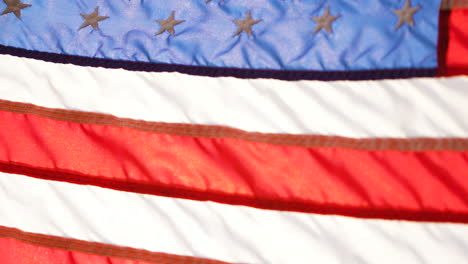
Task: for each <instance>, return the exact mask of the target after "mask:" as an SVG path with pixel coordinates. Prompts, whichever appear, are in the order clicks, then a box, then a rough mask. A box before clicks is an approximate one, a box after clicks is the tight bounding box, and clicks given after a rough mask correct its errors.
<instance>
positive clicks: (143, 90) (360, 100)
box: [0, 55, 468, 138]
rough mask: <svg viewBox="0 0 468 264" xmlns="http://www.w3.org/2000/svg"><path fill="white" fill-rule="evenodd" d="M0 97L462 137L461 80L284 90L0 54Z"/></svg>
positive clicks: (345, 131)
mask: <svg viewBox="0 0 468 264" xmlns="http://www.w3.org/2000/svg"><path fill="white" fill-rule="evenodd" d="M0 99H5V100H11V101H19V102H27V103H33V104H36V105H40V106H45V107H52V108H62V109H74V110H82V111H91V112H100V113H107V114H113V115H116V116H119V117H128V118H134V119H144V120H148V121H162V122H171V123H192V124H211V125H224V126H230V127H235V128H239V129H243V130H247V131H257V132H270V133H290V134H322V135H339V136H345V137H355V138H363V137H399V138H404V137H468V118H466V116H467V114H468V110H467V107H466V105H467V104H468V77H457V78H449V79H431V78H427V79H409V80H385V81H358V82H356V81H353V82H351V81H339V82H319V81H301V82H287V81H278V80H270V79H255V80H243V79H236V78H212V77H200V76H190V75H185V74H178V73H146V72H130V71H125V70H120V69H103V68H91V67H80V66H74V65H64V64H54V63H49V62H43V61H37V60H32V59H24V58H17V57H13V56H9V55H0Z"/></svg>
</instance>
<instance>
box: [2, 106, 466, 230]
mask: <svg viewBox="0 0 468 264" xmlns="http://www.w3.org/2000/svg"><path fill="white" fill-rule="evenodd" d="M0 124H4V125H6V124H8V129H0V144H1V148H0V162H2V163H3V164H2V166H0V167H1V169H2V170H4V171H9V172H16V173H24V174H27V175H32V176H35V177H40V178H48V179H54V180H63V181H69V182H75V183H82V184H95V185H98V186H103V187H109V188H115V189H120V190H128V191H135V192H142V193H151V194H158V195H167V196H172V197H182V198H189V199H199V200H214V201H218V202H224V203H231V204H244V205H249V206H255V207H259V208H270V209H280V210H296V211H305V212H315V213H327V214H328V213H331V214H343V215H352V216H359V217H378V218H392V219H408V220H430V221H454V222H468V181H467V179H468V153H467V152H462V151H459V152H456V151H424V152H409V151H408V152H404V151H362V150H353V149H344V148H305V147H297V146H279V145H272V144H268V143H258V142H248V141H242V140H238V139H228V138H216V139H213V138H195V137H187V136H175V135H168V134H160V133H152V132H147V131H140V130H135V129H131V128H127V127H113V126H107V125H93V124H79V123H72V122H67V121H58V120H53V119H47V118H44V117H40V116H35V115H29V114H17V113H11V112H4V111H2V112H0ZM35 168H36V169H35ZM37 168H39V169H37Z"/></svg>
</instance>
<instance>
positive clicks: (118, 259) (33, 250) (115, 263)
mask: <svg viewBox="0 0 468 264" xmlns="http://www.w3.org/2000/svg"><path fill="white" fill-rule="evenodd" d="M0 263H2V264H39V263H44V264H91V263H92V264H227V263H226V262H221V261H216V260H209V259H203V258H195V257H186V256H178V255H171V254H165V253H155V252H150V251H146V250H140V249H134V248H127V247H119V246H113V245H106V244H101V243H94V242H87V241H82V240H76V239H69V238H61V237H55V236H47V235H41V234H34V233H29V232H23V231H20V230H18V229H13V228H6V227H1V226H0Z"/></svg>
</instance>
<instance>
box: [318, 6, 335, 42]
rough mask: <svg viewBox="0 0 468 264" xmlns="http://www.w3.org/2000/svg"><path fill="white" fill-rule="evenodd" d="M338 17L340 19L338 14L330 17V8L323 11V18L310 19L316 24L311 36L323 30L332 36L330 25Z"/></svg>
mask: <svg viewBox="0 0 468 264" xmlns="http://www.w3.org/2000/svg"><path fill="white" fill-rule="evenodd" d="M340 17H341V15H340V14H338V15H335V16H331V15H330V7H327V9H326V10H325V14H323V16H319V17H312V20H314V21H315V23H317V27H316V28H315V30H314V32H313V33H312V34H313V35H315V34H317V33H319V31H320V30H322V29H325V30H326V31H327V32H328V33H330V34H333V29H332V23H333V22H334V21H335V20H337V19H338V18H340Z"/></svg>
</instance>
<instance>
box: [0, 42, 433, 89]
mask: <svg viewBox="0 0 468 264" xmlns="http://www.w3.org/2000/svg"><path fill="white" fill-rule="evenodd" d="M0 54H8V55H13V56H18V57H25V58H30V59H38V60H43V61H48V62H55V63H65V64H74V65H79V66H91V67H103V68H110V69H116V68H122V69H125V70H129V71H145V72H180V73H186V74H191V75H200V76H211V77H221V76H232V77H237V78H251V79H254V78H270V79H279V80H290V81H295V80H322V81H333V80H379V79H401V78H411V77H433V76H435V75H436V73H437V69H436V68H428V69H389V70H364V71H285V70H256V69H255V70H253V69H237V68H221V67H202V66H187V65H177V64H160V63H148V62H134V61H123V60H110V59H101V58H90V57H82V56H75V55H66V54H56V53H49V52H41V51H31V50H26V49H21V48H15V47H8V46H3V45H0Z"/></svg>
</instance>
